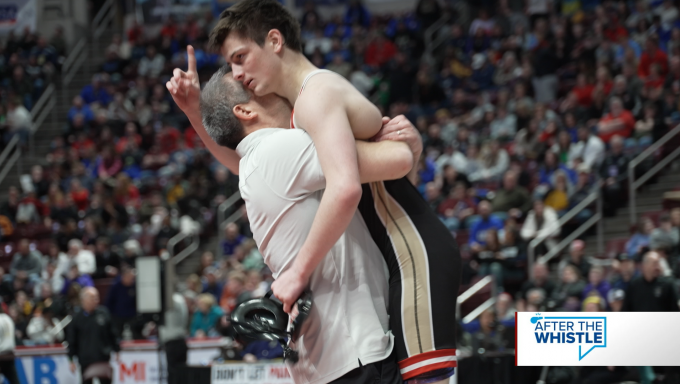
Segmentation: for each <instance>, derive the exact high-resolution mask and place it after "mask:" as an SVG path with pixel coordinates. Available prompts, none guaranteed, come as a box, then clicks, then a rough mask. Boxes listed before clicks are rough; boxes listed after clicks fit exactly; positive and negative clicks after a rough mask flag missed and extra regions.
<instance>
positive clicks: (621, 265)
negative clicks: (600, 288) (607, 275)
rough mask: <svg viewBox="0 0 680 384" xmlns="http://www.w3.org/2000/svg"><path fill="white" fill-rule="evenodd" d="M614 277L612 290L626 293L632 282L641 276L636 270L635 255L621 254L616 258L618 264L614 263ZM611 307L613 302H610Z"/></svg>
mask: <svg viewBox="0 0 680 384" xmlns="http://www.w3.org/2000/svg"><path fill="white" fill-rule="evenodd" d="M612 268H613V270H614V276H613V277H612V279H611V283H610V285H611V287H612V289H618V290H622V291H626V290H627V289H628V286H629V285H630V282H631V281H632V280H633V279H634V278H636V277H638V276H639V275H640V271H639V270H638V269H637V268H635V260H634V259H633V255H629V254H627V253H619V254H618V255H617V256H616V262H614V263H612ZM609 304H610V305H611V301H609Z"/></svg>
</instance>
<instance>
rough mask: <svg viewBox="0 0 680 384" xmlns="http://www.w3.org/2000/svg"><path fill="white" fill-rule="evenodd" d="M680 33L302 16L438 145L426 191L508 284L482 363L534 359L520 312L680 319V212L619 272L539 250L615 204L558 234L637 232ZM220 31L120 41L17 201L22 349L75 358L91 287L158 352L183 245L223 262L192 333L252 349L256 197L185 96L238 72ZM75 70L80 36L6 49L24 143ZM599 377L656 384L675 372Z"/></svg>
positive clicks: (475, 274)
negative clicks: (84, 294)
mask: <svg viewBox="0 0 680 384" xmlns="http://www.w3.org/2000/svg"><path fill="white" fill-rule="evenodd" d="M679 15H680V14H679V12H678V8H677V4H676V3H674V2H673V1H671V0H665V1H656V0H655V1H645V0H639V1H636V2H623V1H621V2H614V1H600V0H583V1H579V0H562V1H559V2H553V1H550V0H530V1H529V0H527V1H525V0H497V1H494V0H484V1H481V2H475V3H472V2H470V3H452V2H443V1H437V0H419V1H418V2H417V5H416V6H415V8H414V9H412V10H411V11H410V12H404V13H398V14H395V13H383V14H372V13H371V12H369V10H368V8H367V7H366V6H364V5H363V4H362V3H361V2H359V1H357V0H351V1H349V3H348V4H347V6H346V8H345V9H344V11H343V13H342V14H337V15H335V16H332V17H323V16H322V15H321V13H320V12H318V11H317V9H316V7H315V5H314V3H311V2H310V3H308V4H306V5H305V6H304V8H303V9H301V10H300V12H299V16H300V23H301V26H302V35H303V40H304V53H305V55H306V56H308V57H309V59H310V60H311V61H312V62H313V63H314V64H315V65H317V66H318V67H321V68H327V69H330V70H332V71H335V72H337V73H339V74H341V75H342V76H344V77H345V78H347V80H348V81H350V82H351V83H352V84H353V85H354V86H355V87H356V88H357V89H359V90H360V91H361V92H362V93H363V94H364V95H366V96H367V97H368V98H369V99H370V100H371V101H373V102H374V103H375V104H376V105H378V106H379V107H380V108H381V109H382V111H383V113H384V114H385V115H389V116H396V115H398V114H404V115H406V116H407V117H408V118H409V119H410V120H411V121H412V122H413V124H414V125H415V126H416V127H417V129H418V130H419V131H420V132H421V134H422V138H423V144H424V152H423V156H422V158H421V159H420V162H419V163H418V165H417V169H415V170H414V172H412V173H411V175H410V176H409V177H410V179H411V181H412V183H413V184H414V185H415V186H417V188H418V189H419V190H420V191H421V193H422V195H423V197H424V198H425V199H426V200H427V202H428V203H429V204H430V206H431V207H432V209H433V210H435V211H436V212H437V213H438V214H439V216H440V218H441V220H442V222H443V223H444V224H445V225H446V226H447V228H448V229H449V230H450V231H451V232H452V233H453V234H454V235H455V236H456V238H457V240H458V243H459V245H460V248H461V252H462V254H463V257H464V269H463V271H462V273H463V283H464V285H465V287H469V286H470V285H471V284H473V283H475V282H476V281H478V280H479V278H480V277H483V276H487V275H491V276H493V278H494V286H495V290H494V294H497V299H496V304H495V306H494V307H492V308H490V309H488V310H486V311H484V312H483V313H482V315H481V316H480V317H479V318H478V319H475V320H473V321H471V322H468V323H466V324H464V325H463V326H462V327H461V333H462V334H461V337H460V342H461V345H460V348H461V349H462V350H466V351H468V352H470V353H479V350H480V348H482V349H483V350H486V351H504V350H508V349H512V348H513V347H514V341H513V340H512V338H513V337H514V332H509V330H511V329H512V328H513V327H514V312H515V311H516V310H520V311H544V310H555V311H558V310H565V311H581V310H583V311H620V310H622V309H623V310H634V311H650V310H665V311H677V310H679V308H678V296H677V293H676V292H677V285H678V279H677V277H678V276H680V268H679V267H678V262H677V260H678V257H677V256H678V251H679V250H680V249H679V248H678V247H679V245H680V209H673V210H667V211H664V212H660V213H657V214H655V215H651V216H645V217H643V218H642V219H641V220H640V223H639V224H638V225H636V226H634V227H633V228H632V229H631V236H630V237H629V238H627V239H625V240H624V241H619V242H618V243H617V244H615V245H614V246H613V247H611V248H610V247H609V246H608V252H609V253H608V256H609V258H610V259H611V260H610V261H611V262H610V263H605V264H603V265H600V264H596V265H592V264H591V262H590V261H589V260H590V256H594V253H595V250H594V249H588V247H587V246H586V242H584V241H583V240H580V239H577V240H575V241H573V242H572V243H571V245H570V247H569V248H568V251H567V252H564V254H562V255H561V256H560V257H559V258H555V259H554V260H553V261H554V262H553V263H551V264H550V265H547V264H544V263H536V264H534V265H533V266H532V270H531V271H530V270H529V268H528V264H527V245H528V243H529V242H530V241H532V240H533V239H535V238H537V237H547V240H546V241H545V242H543V243H542V244H541V245H540V246H539V248H538V253H539V254H544V253H546V252H548V251H549V250H550V249H551V248H552V247H554V246H555V244H556V243H557V242H558V241H559V240H560V239H561V238H564V237H565V236H566V235H568V234H569V233H570V231H572V230H573V229H574V228H576V227H577V226H578V225H580V224H582V223H584V222H585V221H587V220H588V219H589V218H591V217H592V215H594V214H595V211H596V207H595V205H594V204H593V205H592V206H590V207H588V209H585V210H583V211H581V212H580V213H579V214H578V215H576V217H574V218H572V219H571V220H570V221H569V222H568V223H566V224H565V225H563V226H560V225H559V223H558V220H559V219H560V217H562V216H563V215H564V214H565V213H566V212H567V211H569V210H570V209H572V208H573V207H575V206H576V205H578V204H579V203H581V202H582V201H584V199H586V198H587V197H588V196H589V195H590V194H591V193H592V192H593V191H595V190H597V189H600V190H601V193H602V197H603V198H602V200H603V202H604V207H603V213H604V215H605V216H607V217H611V216H616V215H617V214H620V210H621V208H622V207H624V206H625V205H626V202H627V198H628V195H627V193H628V191H627V182H628V164H629V162H630V161H631V159H632V158H633V157H634V156H635V155H637V154H639V153H641V152H642V151H643V150H644V149H645V148H647V147H648V146H649V145H651V144H652V143H654V142H655V141H657V140H658V139H659V138H661V137H662V136H663V135H664V134H665V133H666V132H668V130H669V128H673V127H675V126H676V125H677V124H678V122H680V21H679V20H678V16H679ZM215 20H216V15H215V14H214V13H213V12H212V11H210V12H206V13H203V14H188V15H186V17H184V18H181V19H180V18H176V17H171V18H169V19H168V20H167V22H165V23H164V24H163V25H162V26H157V27H155V28H151V27H149V26H146V25H144V26H143V25H141V24H138V23H134V24H133V25H131V26H130V27H129V29H127V30H126V31H125V33H123V34H121V35H115V36H114V37H113V39H112V41H111V42H110V45H109V46H108V47H107V48H106V56H105V59H104V63H103V64H102V66H101V68H99V70H98V72H97V74H96V75H95V76H93V78H92V81H91V83H90V84H88V85H87V86H85V87H84V88H83V89H82V91H81V92H80V94H79V95H78V96H76V97H74V98H73V100H72V105H71V107H70V109H69V111H68V116H67V121H68V123H67V124H65V125H64V126H63V129H62V132H61V134H60V135H58V136H56V137H54V138H53V140H52V143H51V150H50V153H49V154H48V156H47V158H46V159H45V162H44V164H45V165H43V166H40V165H38V166H34V167H33V168H32V169H31V170H30V177H25V178H22V180H21V183H19V185H16V186H14V187H12V188H10V190H9V191H8V197H7V199H6V200H5V201H2V202H0V231H1V232H0V237H1V240H0V241H1V247H2V250H1V251H2V252H3V258H0V265H2V269H0V277H1V279H0V297H1V298H2V304H1V305H2V307H3V308H4V309H5V311H6V312H7V313H9V314H10V316H11V317H12V318H13V319H14V321H15V323H16V325H17V332H16V338H17V342H18V343H19V344H23V345H36V344H44V343H54V342H60V341H61V340H62V339H63V335H61V334H53V333H50V332H49V329H51V328H53V327H54V324H55V323H56V319H60V318H63V317H64V316H66V315H67V314H68V313H70V312H71V311H72V310H73V308H74V306H75V304H76V303H77V298H78V292H79V290H80V289H81V288H82V287H86V286H96V287H98V288H99V289H100V293H101V295H102V299H103V304H105V305H106V306H107V307H108V309H109V310H110V311H111V313H112V315H113V317H114V319H115V321H116V324H117V328H118V332H119V336H120V337H121V338H123V339H133V338H153V337H155V336H156V329H155V326H154V324H153V323H150V322H148V321H147V320H146V319H144V318H143V317H140V316H137V314H136V312H135V309H134V308H135V305H134V303H135V295H136V294H137V292H136V288H135V271H134V269H133V268H134V259H135V258H136V257H138V256H145V255H159V254H161V253H162V252H164V251H166V250H167V246H168V241H169V239H171V238H172V237H173V236H175V235H176V234H178V233H182V232H185V233H196V234H198V236H200V237H201V239H203V240H204V243H205V244H213V245H215V246H213V247H203V249H201V250H200V251H197V253H198V254H200V266H199V267H198V268H197V269H196V270H195V271H194V273H190V274H188V275H187V276H184V277H183V281H182V282H181V284H180V287H179V289H180V292H181V293H182V294H183V295H184V297H185V298H186V300H187V303H188V304H189V308H190V311H191V313H192V314H191V320H190V328H189V329H187V336H191V337H211V336H219V335H226V336H230V335H231V330H230V326H229V322H228V321H227V315H228V314H229V313H230V311H231V310H233V308H234V307H235V306H236V305H237V304H238V303H240V302H242V301H244V300H246V299H247V298H250V297H259V296H262V295H263V294H264V293H265V292H266V291H267V290H268V288H269V285H270V284H271V281H272V277H271V273H270V272H269V271H268V269H267V268H266V266H264V263H263V261H262V256H261V255H260V254H259V252H258V250H257V246H256V244H255V242H254V241H253V239H252V233H251V232H250V229H249V224H248V218H247V213H246V212H245V211H244V207H243V206H242V205H241V204H237V205H236V206H235V207H234V208H232V210H231V211H230V212H228V213H233V212H237V211H242V212H243V213H244V214H243V215H242V216H241V218H240V219H239V220H237V221H236V222H234V223H232V224H229V225H228V226H227V227H226V228H225V229H224V233H217V231H216V230H215V228H216V227H217V224H216V216H217V207H218V206H219V205H220V204H221V203H222V202H224V201H225V200H226V199H227V198H229V197H230V196H232V195H233V194H234V193H235V192H237V191H238V176H236V175H233V174H231V173H230V172H229V171H228V170H227V169H226V168H224V167H222V166H221V165H219V164H218V163H216V161H215V159H214V158H213V157H212V156H211V155H210V153H209V152H208V151H207V150H206V149H205V147H204V145H203V143H202V142H201V140H200V138H199V137H198V135H197V134H196V132H195V131H194V129H193V128H192V127H191V126H190V124H189V122H188V120H187V118H186V117H185V116H184V114H183V113H182V112H181V111H180V110H179V109H178V108H177V106H176V105H174V103H173V101H172V98H171V97H170V95H169V94H168V92H167V91H166V89H165V86H164V84H165V82H166V81H167V79H168V78H169V77H170V76H171V73H172V69H174V68H182V69H186V46H187V44H191V45H193V46H194V48H195V50H196V57H197V63H198V69H199V74H200V77H201V79H202V80H203V81H206V80H207V79H208V78H209V76H210V75H211V74H212V73H213V72H214V71H215V70H216V69H217V68H218V67H219V66H220V65H222V62H223V61H222V58H221V57H220V56H219V54H218V53H215V52H209V51H207V50H206V46H207V44H206V43H207V36H208V34H209V32H210V30H211V28H212V26H213V25H214V23H215ZM435 24H437V27H438V28H436V31H435V33H433V34H428V33H426V31H427V30H428V28H430V27H431V26H433V25H435ZM433 42H434V43H433ZM66 54H67V52H66V44H65V42H64V39H63V36H62V32H61V31H60V30H59V29H57V30H56V31H55V32H54V35H53V36H50V37H43V36H38V35H35V34H33V33H31V32H30V31H28V30H27V31H26V32H25V33H24V34H23V35H14V34H12V35H10V36H9V37H8V39H7V40H6V41H4V42H3V43H2V44H0V75H1V78H2V81H0V97H1V99H2V105H1V106H0V130H1V131H2V136H1V137H0V139H2V141H3V142H4V143H8V142H9V141H10V140H11V139H12V138H13V137H14V136H15V135H18V136H19V137H20V140H21V142H22V143H25V142H26V140H27V137H28V134H29V133H30V132H31V130H32V129H33V127H32V126H31V119H30V110H31V108H32V105H33V103H34V102H35V101H36V100H37V98H38V97H39V96H40V94H41V92H42V90H43V89H44V88H45V87H46V84H48V83H49V82H50V81H51V79H52V78H53V77H54V76H55V73H58V72H59V70H60V66H61V63H63V59H64V56H65V55H66ZM648 167H649V165H647V164H643V166H642V167H641V168H642V170H641V172H642V171H644V170H645V169H646V168H648ZM220 232H221V230H220ZM588 234H590V233H589V232H587V233H586V234H585V236H587V235H588ZM217 235H220V236H219V239H220V240H219V241H216V240H215V239H216V236H217ZM530 272H531V273H530ZM645 284H647V285H645ZM649 284H654V285H656V286H659V287H661V288H659V289H661V290H662V291H663V294H661V295H655V294H654V293H650V291H649V289H648V288H647V286H648V285H649ZM650 295H651V296H650ZM458 320H459V321H460V320H461V319H458ZM248 348H250V349H248ZM271 348H274V347H272V346H268V345H259V346H246V350H245V351H243V352H242V353H239V354H237V355H236V356H235V357H234V358H242V357H243V356H248V359H251V360H252V359H257V358H267V357H268V358H271V357H272V356H275V355H276V354H278V353H280V352H281V351H273V350H271ZM277 348H278V347H277ZM279 356H280V355H279ZM572 374H573V375H576V374H575V373H573V372H572ZM657 374H659V376H658V377H664V375H666V377H672V375H673V374H675V373H674V372H664V371H663V370H658V369H657ZM565 375H567V373H565ZM579 375H581V380H583V382H593V383H604V382H610V381H603V380H605V379H601V378H603V377H606V378H608V379H607V380H609V378H611V380H622V379H623V378H625V377H627V376H626V375H633V376H635V375H638V376H637V377H638V379H639V380H640V381H642V382H651V381H650V380H652V379H653V377H654V370H653V369H652V368H642V369H627V368H625V367H609V368H606V367H605V368H602V369H599V368H597V369H596V368H593V369H590V368H589V369H583V370H581V371H580V373H579ZM589 380H590V381H589ZM668 382H671V381H668Z"/></svg>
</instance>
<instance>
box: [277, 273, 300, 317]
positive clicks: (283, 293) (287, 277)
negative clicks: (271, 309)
mask: <svg viewBox="0 0 680 384" xmlns="http://www.w3.org/2000/svg"><path fill="white" fill-rule="evenodd" d="M308 282H309V279H307V278H305V277H304V276H303V275H302V274H301V273H298V272H297V271H296V270H295V269H294V267H293V268H291V269H289V270H287V271H285V272H283V273H282V274H280V275H279V277H277V278H276V280H274V282H273V283H272V292H273V293H274V296H276V298H277V299H279V300H280V301H281V302H282V303H283V310H284V312H286V313H288V314H290V313H291V309H292V308H293V305H294V304H295V302H296V301H297V299H298V298H300V295H302V292H303V291H304V290H305V288H307V283H308Z"/></svg>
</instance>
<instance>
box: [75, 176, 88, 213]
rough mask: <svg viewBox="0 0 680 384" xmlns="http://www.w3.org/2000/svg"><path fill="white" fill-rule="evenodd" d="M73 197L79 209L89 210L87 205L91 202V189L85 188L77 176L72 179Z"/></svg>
mask: <svg viewBox="0 0 680 384" xmlns="http://www.w3.org/2000/svg"><path fill="white" fill-rule="evenodd" d="M71 199H72V200H73V202H74V203H75V204H76V207H78V210H79V211H85V210H87V207H88V205H89V204H90V191H88V190H87V189H86V188H83V185H82V184H81V183H80V180H78V179H77V178H73V179H71Z"/></svg>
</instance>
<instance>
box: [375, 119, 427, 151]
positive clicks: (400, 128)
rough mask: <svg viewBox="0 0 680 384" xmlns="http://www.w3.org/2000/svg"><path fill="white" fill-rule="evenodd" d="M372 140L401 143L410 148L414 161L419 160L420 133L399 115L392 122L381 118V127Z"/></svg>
mask: <svg viewBox="0 0 680 384" xmlns="http://www.w3.org/2000/svg"><path fill="white" fill-rule="evenodd" d="M373 140H374V141H383V140H393V141H403V142H405V143H406V144H408V146H409V148H411V152H412V153H413V159H414V160H415V161H418V159H420V154H421V153H422V152H423V139H422V137H421V136H420V133H419V132H418V130H417V129H416V127H414V126H413V124H411V122H410V121H409V120H408V119H407V118H406V116H404V115H399V116H397V117H395V118H394V119H392V120H390V119H389V118H388V117H383V126H382V128H381V129H380V131H379V132H378V134H377V135H375V136H374V137H373Z"/></svg>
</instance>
